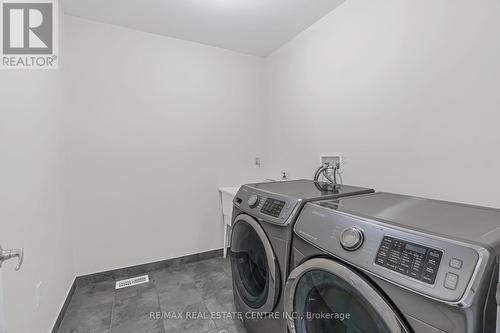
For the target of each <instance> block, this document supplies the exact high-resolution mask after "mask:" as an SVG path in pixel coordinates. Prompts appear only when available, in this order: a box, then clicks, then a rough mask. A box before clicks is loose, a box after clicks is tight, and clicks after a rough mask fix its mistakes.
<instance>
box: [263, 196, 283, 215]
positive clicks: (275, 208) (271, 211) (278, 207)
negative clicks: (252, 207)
mask: <svg viewBox="0 0 500 333" xmlns="http://www.w3.org/2000/svg"><path fill="white" fill-rule="evenodd" d="M284 206H285V202H284V201H281V200H276V199H272V198H268V199H267V200H266V202H265V203H264V205H263V206H262V209H261V210H260V211H261V212H262V213H264V214H266V215H270V216H272V217H279V216H280V214H281V211H282V210H283V207H284Z"/></svg>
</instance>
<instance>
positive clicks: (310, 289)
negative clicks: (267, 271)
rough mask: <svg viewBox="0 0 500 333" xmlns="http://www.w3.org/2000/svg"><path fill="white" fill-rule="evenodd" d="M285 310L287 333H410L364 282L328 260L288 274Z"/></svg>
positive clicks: (316, 261) (374, 290)
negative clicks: (288, 330) (288, 329)
mask: <svg viewBox="0 0 500 333" xmlns="http://www.w3.org/2000/svg"><path fill="white" fill-rule="evenodd" d="M285 309H286V311H287V312H288V319H287V320H288V327H289V328H290V332H291V333H295V332H297V333H306V332H307V333H328V332H332V333H336V332H349V333H350V332H353V333H355V332H356V333H358V332H370V333H377V332H380V333H403V332H410V330H409V329H407V328H406V326H405V325H404V323H403V320H401V318H400V317H399V315H398V314H397V312H396V311H395V310H394V309H393V307H392V306H391V305H390V303H389V302H388V301H387V300H385V299H384V298H383V296H382V295H381V294H380V293H379V292H378V291H377V290H376V289H375V287H374V286H372V285H371V284H370V282H369V281H368V280H366V279H365V278H363V277H362V276H361V275H359V274H357V273H356V272H355V271H353V270H352V269H351V268H349V267H347V266H344V265H342V264H340V263H338V262H336V261H334V260H329V259H311V260H308V261H306V262H305V263H304V264H302V265H300V266H298V267H297V268H296V269H294V270H293V271H292V273H290V277H289V279H288V282H287V285H286V289H285Z"/></svg>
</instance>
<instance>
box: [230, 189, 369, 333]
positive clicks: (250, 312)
mask: <svg viewBox="0 0 500 333" xmlns="http://www.w3.org/2000/svg"><path fill="white" fill-rule="evenodd" d="M371 192H373V190H371V189H367V188H362V187H354V186H347V185H337V186H336V187H335V189H333V188H332V187H331V186H327V184H324V183H319V182H314V181H310V180H295V181H282V182H266V183H258V184H249V185H244V186H242V187H241V188H240V190H239V191H238V193H237V194H236V196H235V198H234V208H233V224H232V232H231V246H230V251H229V253H230V258H231V269H232V276H233V291H234V300H235V305H236V309H237V311H239V312H241V313H242V316H243V319H244V323H245V327H246V328H247V331H248V332H249V333H253V332H259V333H266V332H270V333H271V332H272V333H278V332H286V331H287V328H286V321H285V320H284V319H283V317H282V315H283V297H282V293H283V290H282V288H283V286H284V281H286V277H287V275H288V272H289V257H290V249H291V240H292V236H293V224H294V223H295V219H296V217H297V216H298V214H299V212H300V210H301V209H302V207H303V206H304V204H305V203H306V202H310V201H313V200H321V199H327V198H330V199H332V198H339V197H344V196H349V195H357V194H366V193H371Z"/></svg>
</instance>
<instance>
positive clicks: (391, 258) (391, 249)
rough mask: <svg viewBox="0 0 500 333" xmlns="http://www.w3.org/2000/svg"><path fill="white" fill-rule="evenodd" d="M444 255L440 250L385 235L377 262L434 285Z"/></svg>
mask: <svg viewBox="0 0 500 333" xmlns="http://www.w3.org/2000/svg"><path fill="white" fill-rule="evenodd" d="M442 256H443V252H442V251H440V250H436V249H433V248H430V247H425V246H422V245H418V244H414V243H410V242H407V241H405V240H401V239H397V238H393V237H390V236H384V238H383V239H382V243H381V244H380V247H379V249H378V252H377V256H376V257H375V264H376V265H379V266H382V267H384V268H387V269H389V270H391V271H394V272H397V273H400V274H403V275H405V276H409V277H411V278H413V279H416V280H419V281H422V282H425V283H427V284H431V285H432V284H434V282H435V281H436V276H437V272H438V270H439V264H440V263H441V258H442Z"/></svg>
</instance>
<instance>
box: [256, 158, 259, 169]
mask: <svg viewBox="0 0 500 333" xmlns="http://www.w3.org/2000/svg"><path fill="white" fill-rule="evenodd" d="M255 165H256V166H258V167H259V168H260V157H256V158H255Z"/></svg>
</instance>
